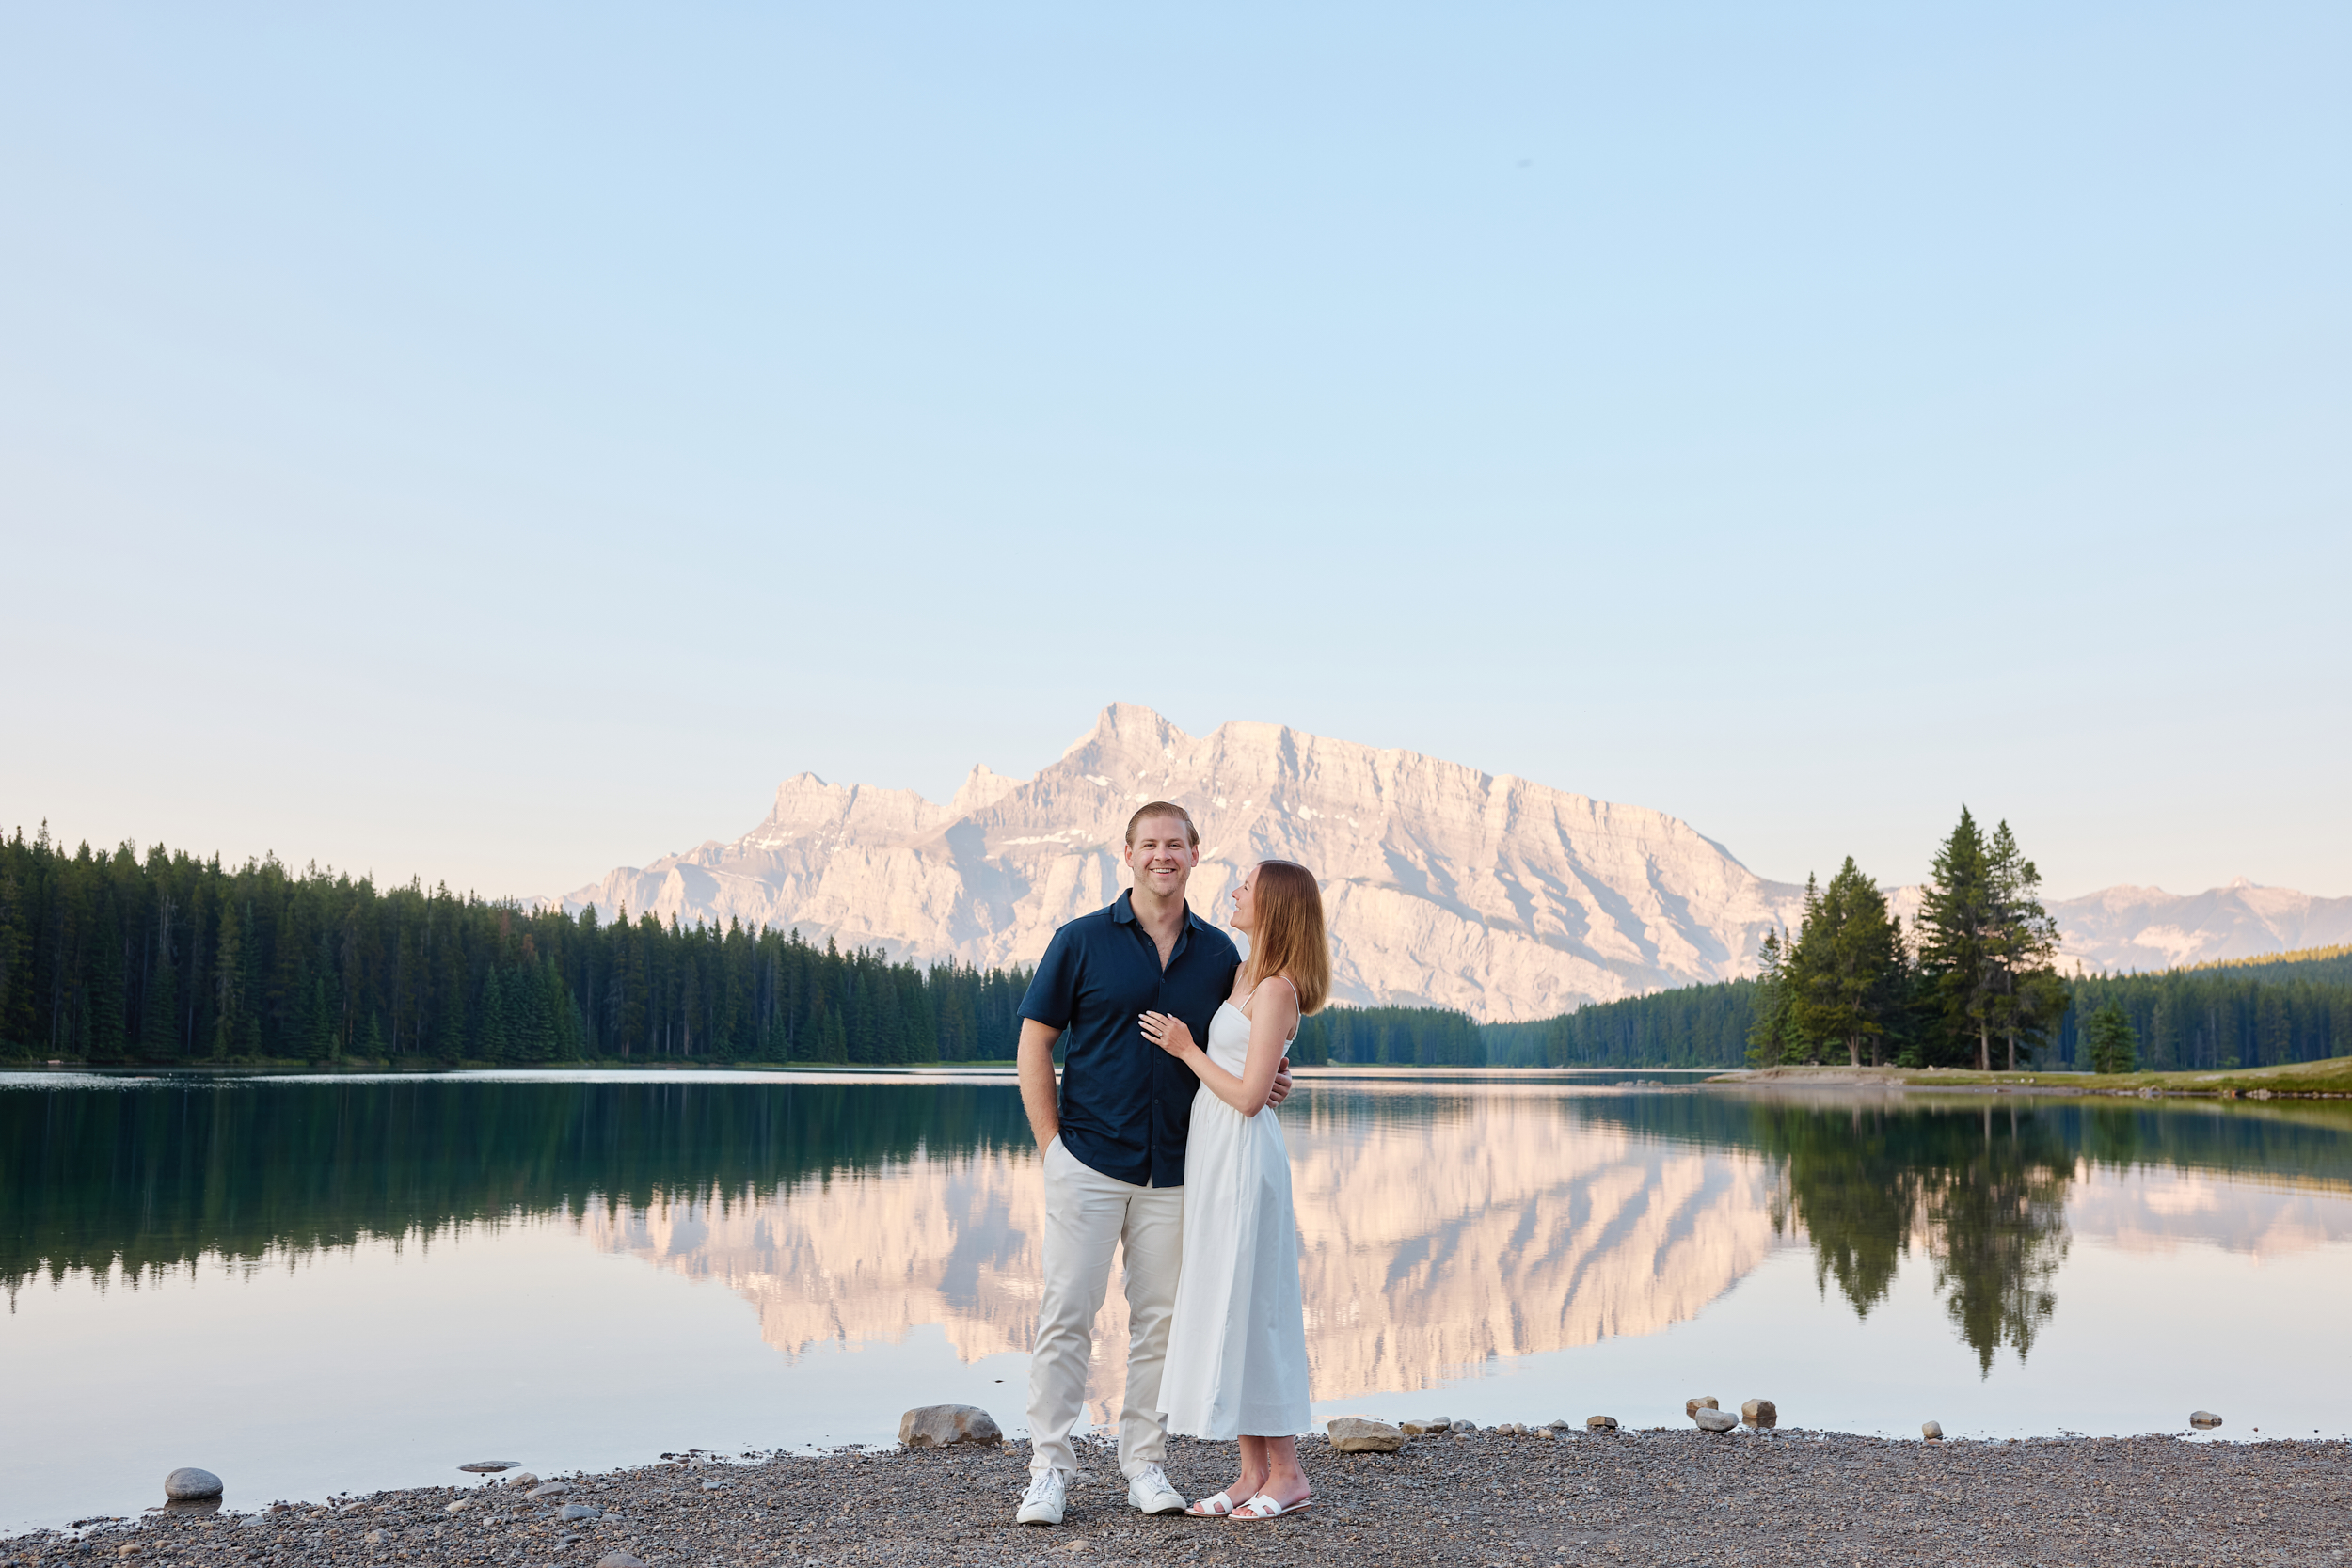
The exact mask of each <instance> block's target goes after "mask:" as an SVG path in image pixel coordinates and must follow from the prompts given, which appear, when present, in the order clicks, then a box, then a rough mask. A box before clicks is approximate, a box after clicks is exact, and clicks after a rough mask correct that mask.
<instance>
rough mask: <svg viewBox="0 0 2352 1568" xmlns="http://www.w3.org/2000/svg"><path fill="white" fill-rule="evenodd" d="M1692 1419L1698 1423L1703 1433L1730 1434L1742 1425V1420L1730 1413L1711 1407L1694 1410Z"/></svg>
mask: <svg viewBox="0 0 2352 1568" xmlns="http://www.w3.org/2000/svg"><path fill="white" fill-rule="evenodd" d="M1691 1419H1692V1420H1693V1421H1696V1422H1697V1423H1698V1425H1699V1430H1700V1431H1701V1432H1729V1431H1730V1430H1731V1429H1732V1428H1733V1427H1736V1426H1738V1425H1739V1424H1740V1418H1739V1417H1737V1416H1734V1415H1733V1414H1732V1413H1731V1412H1730V1411H1728V1410H1717V1409H1714V1408H1713V1407H1711V1406H1707V1407H1702V1408H1700V1409H1697V1410H1693V1411H1692V1412H1691Z"/></svg>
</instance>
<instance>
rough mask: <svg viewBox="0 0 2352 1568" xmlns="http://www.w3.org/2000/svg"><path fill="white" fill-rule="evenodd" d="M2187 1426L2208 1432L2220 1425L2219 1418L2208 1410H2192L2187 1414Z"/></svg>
mask: <svg viewBox="0 0 2352 1568" xmlns="http://www.w3.org/2000/svg"><path fill="white" fill-rule="evenodd" d="M2188 1424H2189V1425H2190V1426H2193V1427H2198V1428H2200V1429H2201V1430H2204V1431H2207V1432H2210V1431H2212V1430H2213V1429H2214V1428H2215V1427H2217V1426H2219V1425H2220V1424H2221V1418H2220V1417H2218V1416H2217V1415H2215V1414H2214V1413H2213V1412H2212V1411H2210V1410H2192V1411H2190V1412H2189V1413H2188Z"/></svg>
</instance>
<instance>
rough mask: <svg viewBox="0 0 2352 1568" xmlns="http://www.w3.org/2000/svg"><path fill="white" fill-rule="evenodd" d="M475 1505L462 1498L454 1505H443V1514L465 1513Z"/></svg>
mask: <svg viewBox="0 0 2352 1568" xmlns="http://www.w3.org/2000/svg"><path fill="white" fill-rule="evenodd" d="M472 1506H473V1504H471V1503H469V1502H468V1501H467V1500H466V1499H465V1498H463V1497H460V1498H458V1499H457V1500H456V1501H455V1502H453V1503H443V1504H442V1505H441V1512H442V1513H465V1512H466V1510H468V1509H469V1508H471V1507H472Z"/></svg>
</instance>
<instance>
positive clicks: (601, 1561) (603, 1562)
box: [596, 1552, 645, 1568]
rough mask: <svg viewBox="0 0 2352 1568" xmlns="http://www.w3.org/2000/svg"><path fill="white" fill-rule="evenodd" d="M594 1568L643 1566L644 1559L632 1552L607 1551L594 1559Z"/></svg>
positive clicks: (636, 1567)
mask: <svg viewBox="0 0 2352 1568" xmlns="http://www.w3.org/2000/svg"><path fill="white" fill-rule="evenodd" d="M596 1568H645V1560H644V1558H641V1557H639V1556H638V1555H637V1554H636V1553H634V1552H607V1553H605V1554H604V1555H603V1556H602V1557H600V1558H598V1559H596Z"/></svg>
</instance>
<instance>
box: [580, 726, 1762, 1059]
mask: <svg viewBox="0 0 2352 1568" xmlns="http://www.w3.org/2000/svg"><path fill="white" fill-rule="evenodd" d="M1152 799H1166V800H1176V801H1179V802H1181V803H1183V804H1184V806H1185V807H1186V808H1187V809H1188V810H1190V811H1191V812H1192V813H1193V816H1194V818H1195V820H1196V821H1197V822H1198V823H1199V825H1200V832H1201V834H1202V841H1201V851H1202V863H1201V865H1200V870H1199V871H1198V872H1196V873H1195V875H1194V877H1193V880H1192V892H1191V898H1192V903H1193V906H1194V908H1195V909H1196V910H1197V911H1200V913H1201V914H1202V915H1204V916H1207V917H1209V918H1219V917H1221V916H1222V914H1223V913H1224V911H1226V910H1227V908H1228V903H1227V896H1226V895H1227V894H1228V893H1229V892H1230V890H1231V889H1232V886H1233V884H1234V882H1235V881H1236V880H1238V879H1239V878H1240V876H1241V875H1242V873H1243V872H1244V871H1245V870H1246V869H1247V868H1248V866H1249V865H1250V864H1251V863H1254V862H1256V861H1259V860H1262V859H1265V858H1267V857H1279V858H1283V859H1289V860H1295V861H1297V862H1299V863H1302V864H1305V865H1309V866H1311V867H1313V868H1314V870H1315V872H1316V874H1317V875H1318V876H1319V877H1321V878H1322V879H1323V881H1324V888H1325V895H1326V898H1327V909H1328V911H1329V915H1330V922H1331V931H1332V940H1333V948H1334V954H1335V960H1336V961H1335V966H1334V981H1335V988H1334V989H1335V996H1336V998H1337V999H1338V1000H1340V1001H1343V1002H1353V1003H1360V1004H1378V1003H1395V1004H1403V1005H1413V1006H1450V1007H1459V1008H1461V1009H1462V1010H1464V1011H1466V1012H1468V1013H1470V1015H1471V1016H1473V1017H1475V1018H1479V1019H1482V1020H1505V1019H1525V1018H1540V1017H1547V1016H1549V1015H1551V1014H1554V1013H1558V1012H1561V1011H1564V1010H1565V1009H1567V1008H1569V1007H1574V1006H1581V1005H1583V1004H1584V1003H1587V1002H1596V1001H1606V1000H1609V999H1611V998H1614V997H1620V996H1630V995H1635V994H1639V993H1641V992H1644V991H1649V990H1659V989H1661V988H1663V987H1668V986H1678V985H1689V984H1692V983H1694V982H1698V981H1706V980H1718V979H1724V978H1728V977H1730V976H1733V975H1737V974H1748V973H1751V972H1752V971H1753V970H1754V967H1755V961H1756V950H1757V948H1758V946H1759V944H1760V943H1761V942H1762V941H1763V938H1764V933H1765V932H1766V931H1767V930H1768V929H1770V928H1771V927H1772V925H1773V924H1774V923H1776V922H1792V921H1793V920H1794V919H1795V918H1796V916H1797V913H1798V910H1799V907H1800V904H1801V900H1802V896H1803V890H1802V889H1800V888H1798V887H1795V886H1792V885H1790V884H1788V883H1781V882H1771V881H1767V880H1765V879H1762V878H1760V877H1757V876H1756V875H1755V874H1754V873H1753V872H1751V871H1749V870H1748V869H1747V868H1746V867H1745V866H1743V865H1741V864H1740V863H1739V862H1738V861H1737V860H1736V859H1734V858H1733V857H1732V855H1731V854H1730V852H1729V851H1727V850H1725V849H1724V847H1723V846H1721V845H1719V844H1716V843H1715V842H1713V841H1712V840H1710V839H1708V838H1706V837H1705V836H1703V835H1701V834H1700V833H1698V832H1695V831H1694V830H1692V828H1691V827H1690V826H1689V824H1687V823H1684V822H1681V821H1678V820H1677V819H1676V818H1674V817H1671V816H1666V815H1665V814H1664V813H1662V812H1656V811H1650V810H1647V809H1645V808H1643V807H1638V806H1624V805H1614V804H1611V803H1609V802H1607V801H1601V800H1592V799H1589V798H1588V797H1585V796H1581V795H1571V794H1568V793H1565V792H1564V791H1561V790H1556V789H1550V788H1547V787H1546V786H1544V785H1541V784H1533V783H1530V782H1529V781H1527V780H1524V779H1518V778H1512V777H1509V776H1507V775H1505V776H1500V777H1498V776H1496V775H1491V774H1487V773H1483V772H1480V771H1479V770H1477V769H1475V768H1466V767H1462V766H1460V765H1458V764H1454V763H1449V762H1441V761H1438V759H1436V758H1432V757H1426V756H1422V755H1421V754H1419V753H1417V752H1405V751H1394V750H1380V749H1377V748H1375V747H1370V746H1362V745H1357V744H1355V743H1352V742H1348V741H1341V740H1331V739H1327V738H1325V737H1322V736H1310V735H1304V734H1301V733H1300V732H1298V731H1296V730H1293V729H1290V728H1288V727H1286V726H1282V725H1276V724H1258V723H1229V724H1225V725H1221V726H1219V727H1218V728H1217V729H1216V731H1214V732H1212V733H1211V734H1209V735H1207V736H1189V735H1186V734H1184V732H1183V731H1181V730H1179V729H1177V728H1176V727H1175V726H1174V725H1173V724H1171V723H1169V722H1168V721H1167V720H1166V719H1165V718H1163V717H1161V716H1160V715H1159V714H1156V713H1153V712H1152V711H1151V710H1150V709H1147V708H1141V707H1136V706H1132V705H1124V704H1119V705H1113V706H1111V707H1108V708H1105V709H1104V711H1103V713H1102V715H1101V717H1100V718H1099V719H1098V720H1097V721H1096V722H1095V725H1094V727H1093V728H1092V729H1091V730H1090V731H1089V732H1088V734H1087V735H1085V736H1082V737H1081V738H1080V739H1079V740H1078V741H1077V743H1076V744H1074V745H1073V746H1072V747H1071V748H1070V750H1069V751H1068V752H1065V753H1064V754H1063V755H1062V757H1061V758H1060V760H1058V761H1057V762H1056V763H1054V764H1053V765H1051V766H1050V767H1047V768H1044V769H1043V770H1041V772H1039V773H1038V775H1037V776H1036V777H1035V778H1032V779H1027V780H1013V779H1009V778H1006V777H1004V776H1002V775H999V774H994V773H991V772H989V771H988V770H987V769H986V768H974V769H973V771H972V774H971V775H970V776H969V777H968V778H967V779H966V780H965V782H964V784H963V785H962V787H961V788H960V789H959V790H958V791H957V792H956V796H955V799H954V800H950V801H949V802H948V803H947V804H946V805H944V806H943V805H939V804H936V803H934V802H932V801H930V800H925V799H923V798H922V797H921V796H919V795H917V794H915V793H914V792H913V791H911V790H884V789H871V788H866V787H864V786H861V785H854V784H828V783H826V782H825V781H824V780H822V779H819V778H818V777H816V776H815V775H813V774H808V773H803V774H801V775H799V776H798V777H796V778H792V779H787V781H785V783H784V784H781V785H780V786H778V788H777V790H776V797H775V801H774V804H773V806H772V807H771V810H770V812H769V814H768V816H767V817H766V818H765V819H764V820H762V821H761V822H760V823H759V824H758V825H757V826H756V827H755V828H753V829H752V831H751V832H748V833H745V834H744V835H743V836H742V837H740V838H739V839H736V840H734V841H732V842H730V843H719V842H716V841H713V842H710V843H706V844H704V845H702V846H700V847H697V848H695V849H693V850H691V851H689V852H688V853H686V854H683V855H675V856H670V857H665V858H664V859H662V860H660V861H657V862H655V863H653V864H651V865H648V866H645V867H644V868H643V869H632V868H622V869H619V870H615V871H613V872H611V873H610V874H608V875H607V876H606V877H604V878H603V879H601V880H600V881H598V882H596V883H594V884H591V885H590V886H587V887H583V888H580V889H578V890H576V891H575V892H573V893H571V894H568V895H564V897H563V898H562V900H561V903H562V906H563V907H564V909H565V910H567V911H578V910H580V908H582V907H584V906H586V905H590V904H593V905H595V906H596V911H597V913H598V914H599V916H601V917H608V918H609V917H611V916H612V915H613V914H615V913H617V912H618V911H620V910H621V909H622V908H623V907H626V908H627V909H628V911H630V912H631V913H632V914H636V913H642V912H644V911H652V912H653V913H655V914H657V915H659V916H660V917H662V918H663V919H667V918H669V917H670V916H672V915H676V916H677V917H679V918H680V919H683V920H686V921H688V922H691V921H694V920H697V919H700V920H708V921H716V922H722V923H723V922H725V921H727V920H739V921H741V922H743V923H744V924H745V925H747V926H775V927H794V928H797V929H798V930H799V931H800V932H801V934H802V935H803V937H805V938H807V939H808V940H810V941H812V942H825V941H829V940H830V941H835V942H840V943H842V944H843V945H844V946H850V945H863V946H875V947H880V948H882V949H883V950H885V951H886V952H889V953H890V954H892V955H893V956H903V957H913V958H919V959H924V960H933V961H935V960H939V959H944V958H954V959H956V960H957V961H959V962H962V963H968V964H977V965H982V966H987V965H997V964H1010V963H1029V962H1034V961H1035V960H1036V959H1037V958H1038V956H1039V955H1040V954H1041V953H1042V952H1043V951H1044V949H1045V944H1046V942H1047V941H1048V940H1049V939H1050V938H1051V937H1052V935H1053V933H1054V929H1055V927H1057V926H1059V925H1061V924H1062V923H1063V922H1064V921H1067V920H1069V919H1071V918H1072V917H1073V916H1075V915H1078V914H1082V913H1085V912H1086V911H1089V910H1093V909H1097V908H1100V907H1101V906H1102V905H1104V904H1105V903H1107V902H1109V901H1110V900H1111V899H1112V898H1114V897H1116V896H1117V895H1118V893H1119V891H1120V887H1121V886H1122V885H1123V883H1122V880H1121V879H1122V877H1123V875H1124V870H1125V868H1124V866H1123V864H1122V863H1121V862H1120V855H1119V850H1120V846H1121V844H1122V841H1123V838H1124V834H1125V831H1126V825H1127V818H1128V816H1129V814H1130V813H1132V812H1133V811H1134V809H1135V807H1136V805H1137V804H1139V803H1141V802H1142V801H1145V800H1152Z"/></svg>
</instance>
